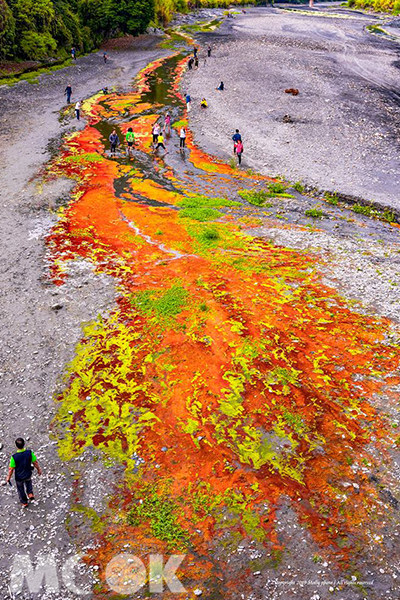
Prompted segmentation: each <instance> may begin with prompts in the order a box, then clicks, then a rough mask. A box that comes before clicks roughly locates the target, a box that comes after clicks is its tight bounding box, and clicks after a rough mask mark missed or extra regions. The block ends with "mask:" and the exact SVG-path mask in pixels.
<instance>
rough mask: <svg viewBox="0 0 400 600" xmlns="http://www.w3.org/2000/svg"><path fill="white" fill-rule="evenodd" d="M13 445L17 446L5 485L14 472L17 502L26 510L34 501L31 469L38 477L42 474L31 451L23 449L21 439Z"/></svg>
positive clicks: (23, 442)
mask: <svg viewBox="0 0 400 600" xmlns="http://www.w3.org/2000/svg"><path fill="white" fill-rule="evenodd" d="M15 445H16V446H17V451H16V453H15V454H13V455H12V457H11V459H10V467H9V469H8V475H7V479H6V483H10V480H11V477H12V476H13V473H14V472H15V484H16V486H17V491H18V496H19V500H20V502H21V505H22V508H26V507H27V506H28V504H29V502H32V500H34V499H35V496H34V495H33V488H32V471H33V468H35V469H36V471H37V472H38V474H39V475H41V474H42V470H41V468H40V466H39V463H38V461H37V458H36V456H35V453H34V452H33V450H28V449H27V448H25V441H24V440H23V439H22V438H17V439H16V440H15ZM32 465H33V466H32Z"/></svg>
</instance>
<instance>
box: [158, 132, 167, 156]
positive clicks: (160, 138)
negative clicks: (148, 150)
mask: <svg viewBox="0 0 400 600" xmlns="http://www.w3.org/2000/svg"><path fill="white" fill-rule="evenodd" d="M159 148H163V149H164V150H165V154H166V153H167V149H166V147H165V146H164V136H163V134H162V133H160V135H159V136H158V138H157V146H156V149H155V151H156V152H157V150H158V149H159Z"/></svg>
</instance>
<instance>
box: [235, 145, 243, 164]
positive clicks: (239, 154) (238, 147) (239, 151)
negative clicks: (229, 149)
mask: <svg viewBox="0 0 400 600" xmlns="http://www.w3.org/2000/svg"><path fill="white" fill-rule="evenodd" d="M242 154H243V143H242V140H239V141H238V143H237V144H236V156H237V157H238V163H239V165H240V164H242Z"/></svg>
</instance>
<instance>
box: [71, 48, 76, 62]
mask: <svg viewBox="0 0 400 600" xmlns="http://www.w3.org/2000/svg"><path fill="white" fill-rule="evenodd" d="M71 57H72V60H76V48H75V46H72V48H71Z"/></svg>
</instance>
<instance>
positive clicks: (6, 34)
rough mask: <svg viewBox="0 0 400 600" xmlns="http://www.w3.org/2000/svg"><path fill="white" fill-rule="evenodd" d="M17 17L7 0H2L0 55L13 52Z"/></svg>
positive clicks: (0, 12) (4, 55)
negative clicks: (15, 17) (14, 15)
mask: <svg viewBox="0 0 400 600" xmlns="http://www.w3.org/2000/svg"><path fill="white" fill-rule="evenodd" d="M14 38H15V19H14V17H13V14H12V12H11V9H10V7H9V6H8V4H7V2H6V0H0V57H1V58H7V57H8V56H11V55H12V54H13V46H14Z"/></svg>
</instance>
